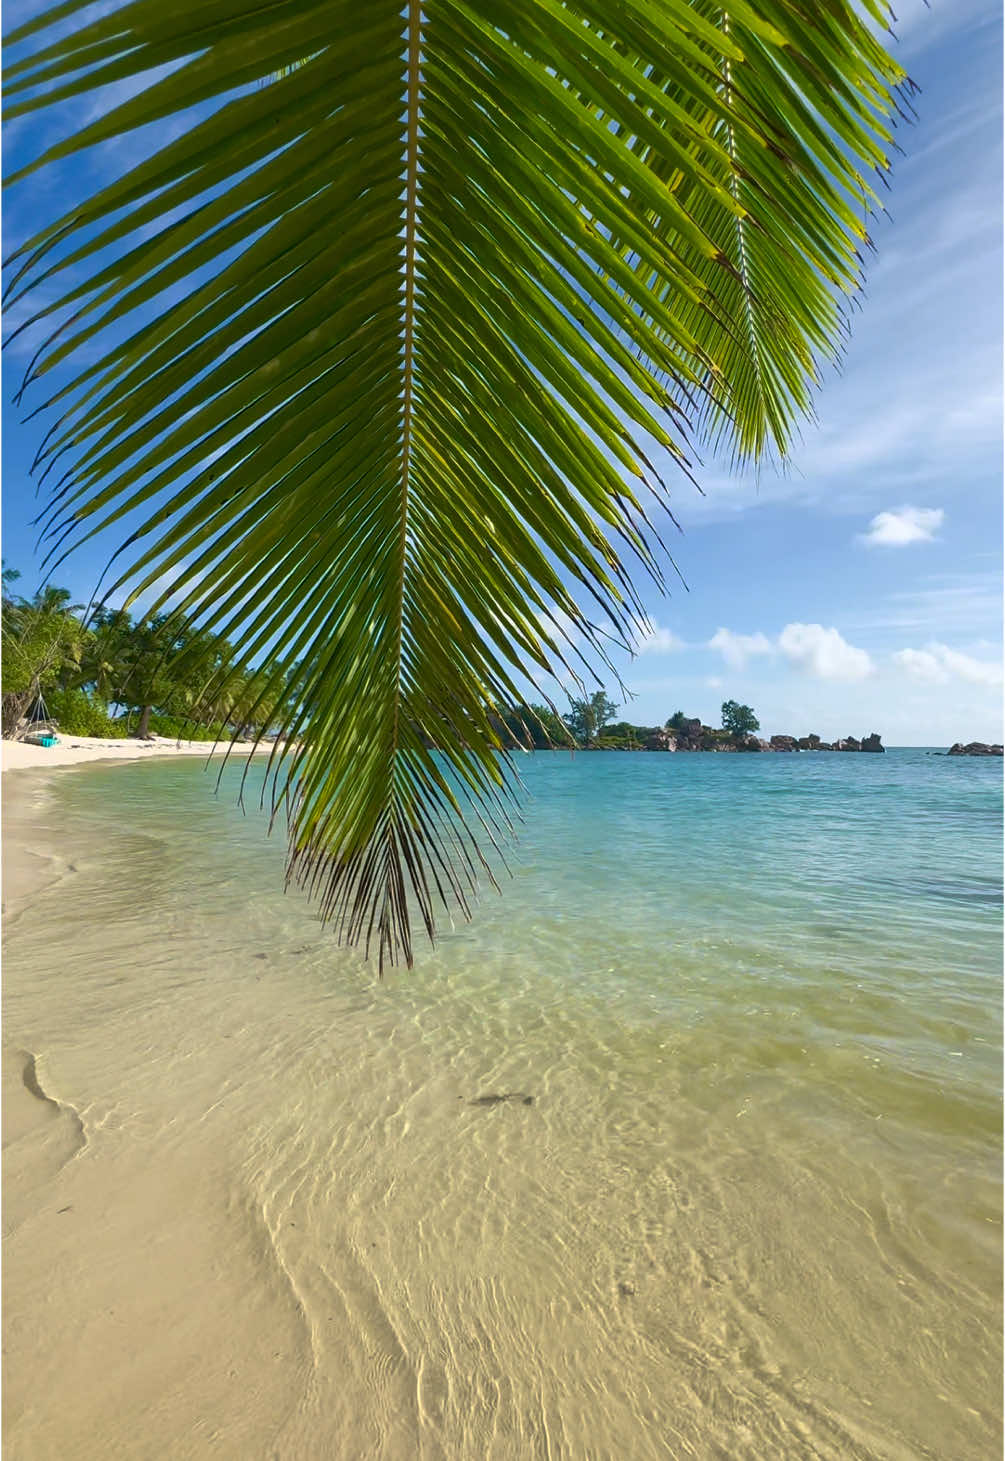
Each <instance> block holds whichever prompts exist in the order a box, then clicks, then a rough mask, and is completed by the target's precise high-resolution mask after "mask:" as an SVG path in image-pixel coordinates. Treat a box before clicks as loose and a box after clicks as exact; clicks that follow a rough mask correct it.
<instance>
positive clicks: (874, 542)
mask: <svg viewBox="0 0 1005 1461" xmlns="http://www.w3.org/2000/svg"><path fill="white" fill-rule="evenodd" d="M944 518H945V513H944V511H943V510H942V508H941V507H901V508H898V509H897V511H896V512H878V513H877V514H876V516H875V517H874V518H873V520H872V522H871V523H870V524H869V531H868V532H867V533H862V534H861V535H860V536H861V541H862V542H863V543H865V544H866V545H867V546H868V547H870V548H903V547H905V546H906V545H907V544H908V543H930V542H932V540H933V539H934V537H935V534H936V533H937V532H938V530H939V528H941V526H942V522H943V519H944Z"/></svg>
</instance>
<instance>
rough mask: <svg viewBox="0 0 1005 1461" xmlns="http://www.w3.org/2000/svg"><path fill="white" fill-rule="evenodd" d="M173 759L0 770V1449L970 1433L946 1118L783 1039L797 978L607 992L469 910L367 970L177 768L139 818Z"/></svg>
mask: <svg viewBox="0 0 1005 1461" xmlns="http://www.w3.org/2000/svg"><path fill="white" fill-rule="evenodd" d="M192 772H194V768H188V767H175V768H170V774H169V776H168V780H167V781H166V782H165V785H166V786H168V787H170V788H172V790H171V793H170V795H169V796H167V797H165V796H164V793H162V794H161V797H162V800H161V803H160V804H154V803H152V802H150V800H149V798H147V797H146V795H145V794H144V787H145V786H147V785H149V783H150V777H151V776H155V775H156V776H160V775H161V773H158V772H155V771H154V770H153V769H151V772H150V773H149V774H148V772H147V771H146V770H145V769H144V770H142V771H141V770H140V769H139V768H136V769H135V770H134V771H131V770H130V769H129V767H123V768H121V769H119V768H108V769H107V770H99V769H96V770H94V771H93V772H92V771H90V770H84V771H78V770H76V769H73V768H72V767H68V768H66V769H62V770H61V769H54V770H52V769H50V771H49V772H48V773H46V774H44V775H43V774H39V773H36V772H28V771H23V772H18V773H16V774H15V775H11V776H7V777H4V795H5V812H6V815H5V829H4V830H5V838H4V854H5V884H4V888H5V902H6V917H5V922H6V943H7V963H6V967H5V1016H6V1018H5V1034H6V1037H7V1040H8V1044H7V1045H6V1046H5V1049H4V1065H3V1078H4V1095H5V1101H4V1144H5V1150H4V1165H5V1183H4V1235H5V1264H6V1269H5V1310H6V1312H5V1329H6V1350H5V1358H4V1400H5V1407H4V1412H5V1413H4V1427H5V1433H6V1434H5V1440H6V1446H7V1454H8V1455H10V1456H11V1457H15V1458H17V1461H52V1458H59V1461H99V1458H100V1461H106V1458H129V1461H133V1458H136V1461H141V1458H142V1461H147V1458H149V1461H160V1458H162V1457H171V1458H175V1457H179V1458H192V1461H202V1458H216V1457H223V1458H227V1461H231V1458H232V1461H275V1458H278V1461H314V1458H329V1457H330V1458H334V1461H341V1458H347V1461H348V1458H351V1461H356V1458H360V1461H362V1458H366V1461H371V1458H381V1461H417V1458H418V1461H426V1458H430V1461H432V1458H437V1461H441V1458H442V1461H523V1458H539V1457H540V1458H550V1461H558V1458H562V1461H565V1458H569V1461H580V1458H590V1461H608V1458H609V1461H615V1458H616V1461H624V1458H628V1457H630V1458H631V1461H648V1458H674V1461H677V1458H696V1461H706V1458H709V1461H711V1458H715V1461H802V1458H806V1457H813V1458H815V1461H849V1458H851V1461H918V1458H933V1461H934V1458H939V1461H941V1458H942V1457H944V1456H948V1455H952V1456H953V1457H954V1461H978V1458H982V1457H983V1456H984V1455H988V1454H993V1453H994V1448H995V1447H996V1445H997V1443H998V1438H999V1418H998V1415H997V1413H996V1411H995V1409H994V1408H993V1396H994V1393H995V1392H994V1386H995V1384H996V1383H997V1382H996V1381H995V1380H993V1379H992V1380H991V1381H990V1383H989V1375H990V1374H991V1373H992V1372H993V1370H994V1367H995V1363H996V1358H995V1346H994V1342H993V1330H992V1329H991V1328H989V1327H988V1326H989V1319H988V1308H989V1304H988V1297H987V1295H988V1291H989V1290H988V1285H987V1283H986V1274H987V1272H988V1271H989V1270H994V1266H995V1258H994V1253H995V1251H996V1249H995V1244H996V1243H997V1241H998V1240H999V1238H1000V1229H999V1228H997V1227H993V1226H991V1225H990V1224H991V1223H992V1222H993V1220H994V1213H995V1194H994V1191H993V1187H992V1186H988V1185H986V1184H985V1185H979V1184H978V1183H976V1182H975V1179H974V1175H973V1171H974V1168H973V1165H972V1164H969V1159H968V1154H967V1149H966V1139H965V1137H964V1138H961V1137H960V1136H959V1135H958V1133H957V1132H956V1131H955V1130H953V1131H949V1130H947V1131H946V1132H945V1133H944V1134H943V1133H940V1132H938V1131H935V1132H934V1133H933V1132H932V1131H930V1130H928V1129H927V1128H926V1129H925V1130H924V1131H923V1132H922V1134H921V1135H918V1134H917V1133H916V1131H915V1129H914V1127H913V1126H912V1125H911V1120H912V1113H911V1107H910V1105H909V1104H908V1103H907V1102H906V1101H905V1104H904V1105H903V1106H902V1108H901V1116H902V1119H899V1120H898V1119H897V1117H896V1113H895V1110H894V1106H895V1097H894V1088H893V1087H888V1088H887V1091H888V1094H887V1097H886V1098H885V1102H886V1103H885V1108H884V1109H885V1110H886V1112H887V1116H886V1118H885V1119H884V1121H882V1122H880V1123H878V1124H877V1122H876V1120H875V1118H874V1116H873V1114H871V1111H872V1106H871V1101H870V1102H869V1106H868V1113H867V1114H865V1115H863V1107H864V1105H865V1104H866V1102H867V1099H868V1098H866V1097H865V1096H864V1095H863V1094H862V1092H863V1091H864V1089H865V1088H863V1087H861V1086H860V1085H856V1081H860V1080H861V1076H860V1075H859V1074H858V1067H857V1065H855V1066H853V1065H852V1063H851V1062H850V1059H849V1056H848V1054H847V1052H846V1051H845V1050H844V1049H841V1048H839V1049H835V1050H833V1051H830V1050H828V1049H825V1048H824V1047H823V1046H820V1047H819V1048H818V1049H817V1050H816V1051H815V1055H814V1061H815V1068H816V1069H817V1070H818V1071H819V1072H820V1078H819V1080H816V1081H814V1080H810V1079H809V1078H808V1076H807V1071H806V1062H805V1059H804V1057H805V1052H803V1055H800V1053H799V1051H798V1049H796V1048H794V1044H793V1037H792V1036H791V1035H790V1033H789V1031H791V1030H792V1028H793V1022H794V1019H795V1014H794V1011H793V1012H790V1013H789V1014H788V1015H787V1016H786V1018H785V1020H782V1019H780V1017H779V1015H778V1014H772V1015H771V1017H770V1019H769V1020H768V1023H767V1025H766V1026H764V1027H762V1028H760V1030H759V1033H754V1029H755V1027H752V1026H751V1024H750V1013H749V1005H750V995H749V994H748V993H745V992H743V991H741V992H740V993H739V995H738V998H739V1004H738V1005H737V1006H736V1007H735V1020H734V1016H733V1014H732V1013H731V1012H732V1010H733V1008H734V1007H733V1006H732V1004H731V1003H730V1002H729V1001H728V1000H727V999H726V998H725V997H723V996H722V995H719V996H717V997H715V998H714V999H711V1000H708V1001H706V1002H705V1003H703V1004H702V1005H701V1010H700V1015H701V1017H700V1018H698V1019H697V1020H696V1021H694V1022H689V1021H688V1020H687V1019H685V1018H684V1017H683V1015H682V1016H681V1017H679V1018H678V1019H677V1020H676V1021H675V1023H674V1025H673V1026H672V1028H669V1027H668V1026H667V1024H666V1022H665V1021H663V1022H660V1021H655V1022H653V1023H651V1024H649V1023H647V1021H646V1019H644V1018H642V1016H641V1015H639V1014H638V1013H636V1015H635V1016H633V1019H632V1020H631V1021H628V1020H626V1019H625V1017H624V1014H623V1012H622V1010H621V1009H619V1008H618V1007H616V1006H609V1005H608V1004H607V1003H606V1002H605V1001H606V999H607V998H608V996H606V995H603V996H597V997H594V996H592V995H590V994H588V993H586V992H584V993H582V994H581V995H580V994H577V993H576V992H575V987H574V985H570V983H569V982H568V980H567V979H562V980H551V981H549V979H548V977H547V973H546V966H545V965H542V967H540V968H538V967H533V968H531V967H528V968H526V969H525V970H522V969H521V967H520V964H519V962H517V959H516V957H515V956H514V954H513V947H514V946H516V947H518V948H523V947H524V945H523V942H522V940H521V937H520V935H519V933H518V932H514V933H513V935H512V937H511V938H510V939H509V940H506V939H502V938H500V937H499V934H498V932H497V933H496V934H494V935H492V936H491V937H490V936H489V933H488V932H486V934H485V938H486V942H485V943H484V944H479V943H477V942H474V943H470V942H466V941H465V940H467V939H469V938H473V939H477V938H478V937H479V936H480V934H481V931H482V930H483V929H485V930H488V925H489V917H488V914H487V913H486V915H485V918H484V919H483V922H482V923H481V924H480V925H478V926H477V927H476V928H475V929H474V930H473V931H472V933H471V934H470V935H468V934H465V935H464V936H463V937H462V938H461V939H460V940H459V941H458V942H457V943H456V944H455V945H453V946H452V947H453V949H454V954H453V960H454V962H453V964H451V962H450V957H448V955H444V957H443V958H442V959H441V960H439V961H438V962H437V961H430V963H429V964H427V966H426V967H425V968H424V970H423V971H422V972H421V973H420V974H417V975H416V976H410V977H407V978H406V977H401V978H393V977H392V978H390V979H388V980H385V981H384V983H383V984H378V983H377V982H376V981H375V979H374V977H373V973H372V971H371V970H368V969H367V968H366V966H365V965H364V964H363V963H362V961H361V960H359V959H355V958H353V957H350V956H348V955H344V954H339V953H338V952H337V951H334V950H333V948H332V945H331V941H330V937H329V936H327V935H325V934H324V933H323V932H322V931H321V930H320V929H319V928H318V927H317V925H316V922H315V921H314V919H313V916H312V914H311V913H310V912H309V910H308V909H306V908H305V907H304V905H303V904H302V903H301V902H299V901H298V900H297V899H296V898H291V899H288V900H285V901H284V900H282V899H281V897H280V896H279V894H278V892H276V893H275V895H273V893H272V892H269V893H265V892H263V890H264V889H269V888H271V887H272V883H273V876H272V873H271V871H270V870H269V869H265V868H264V864H262V865H261V867H262V869H263V871H262V875H261V877H260V878H259V877H258V875H257V874H256V875H255V876H252V873H253V872H254V866H259V864H254V865H253V864H252V863H250V862H248V861H246V860H244V859H245V853H244V852H243V850H242V846H241V845H240V844H239V843H237V842H235V841H230V842H226V843H225V844H223V848H221V847H220V846H219V845H217V844H216V843H215V842H214V836H215V833H214V831H213V829H214V827H216V826H217V825H220V820H219V819H220V817H222V815H223V814H222V813H220V812H219V811H218V809H216V808H214V806H213V804H212V798H211V797H209V796H208V795H207V796H206V797H205V798H204V797H203V795H202V794H201V792H200V795H199V796H198V797H196V798H195V799H193V800H191V801H190V802H187V803H185V819H186V827H185V840H184V841H183V842H181V843H178V842H177V841H176V840H175V841H172V840H171V839H172V838H175V837H176V834H175V833H174V831H173V830H172V828H171V824H170V821H169V819H170V816H171V815H173V806H174V802H173V800H172V798H173V797H175V796H180V795H181V793H182V791H183V790H184V787H183V786H182V779H183V777H184V778H188V777H189V776H190V773H192ZM164 775H168V773H167V772H165V773H164ZM92 776H93V777H94V778H95V782H94V786H95V790H94V793H93V796H92V797H91V801H90V802H87V801H86V799H84V800H83V801H82V800H81V799H80V798H79V797H78V798H77V801H76V802H75V803H74V805H75V806H77V808H78V810H77V812H76V813H75V815H74V816H73V817H72V818H70V819H69V820H67V819H66V817H65V816H64V814H63V811H62V806H63V802H62V801H61V797H60V795H59V793H60V792H61V791H65V790H66V788H67V787H68V786H70V785H72V783H71V782H70V781H69V780H68V779H69V778H73V779H76V778H81V781H82V780H83V778H88V779H89V778H91V777H92ZM120 778H121V785H122V788H123V794H122V798H121V802H119V801H118V800H117V801H116V810H115V817H114V818H112V817H110V815H109V810H108V805H109V804H108V798H109V797H110V796H111V795H112V789H111V787H110V785H109V783H111V782H113V781H114V782H119V780H120ZM204 803H205V804H204ZM90 805H93V806H94V807H95V809H96V810H95V812H94V813H93V816H92V814H91V813H88V811H87V807H88V806H90ZM158 807H159V809H158ZM98 809H100V815H99V810H98ZM248 820H249V823H250V822H251V820H252V819H250V818H249V819H248ZM242 825H244V824H242ZM230 835H231V836H236V835H237V833H236V832H234V833H232V834H230ZM245 835H246V836H247V839H248V844H247V845H248V847H250V848H253V849H257V848H258V842H259V837H260V833H259V829H258V828H257V827H255V826H253V825H248V828H247V832H246V834H245ZM221 854H222V855H221ZM249 856H250V854H249ZM254 856H255V857H259V856H264V853H259V852H258V851H257V850H256V851H255V852H254ZM281 860H282V859H281V849H276V866H277V871H278V869H279V868H280V867H281ZM249 869H251V872H249ZM511 896H515V895H512V894H511ZM562 928H563V925H562V924H561V922H559V923H558V924H556V925H555V936H556V937H557V936H558V934H559V933H561V931H562ZM564 937H565V940H566V945H567V943H568V937H567V934H566V935H564ZM623 942H624V939H623V938H622V943H623ZM554 947H555V951H556V952H555V955H554V957H555V958H557V957H558V952H559V945H557V944H556V945H555V946H554ZM448 954H449V951H448ZM520 957H521V958H522V959H524V960H526V959H527V957H528V954H527V950H526V949H525V950H524V952H523V954H522V955H521V956H520ZM628 957H629V955H628V954H627V953H626V954H625V958H628ZM705 967H706V965H705V962H704V956H703V958H702V961H701V962H700V963H699V964H697V965H696V968H697V969H698V970H703V969H704V968H705ZM687 977H690V976H687ZM679 982H680V984H681V987H682V988H691V987H694V988H699V986H690V985H687V983H686V976H685V973H684V972H683V971H682V972H681V973H680V975H679ZM770 987H773V986H770ZM696 997H697V996H696ZM757 997H758V999H759V1000H760V1001H761V1002H762V1003H764V1002H766V1001H767V1000H768V999H769V998H770V993H769V985H768V984H767V983H765V984H762V985H760V986H758V995H757ZM784 1007H785V1008H786V1009H788V1003H787V1002H785V1006H784ZM780 1008H781V1006H780ZM768 1026H770V1027H771V1028H772V1029H773V1030H774V1029H776V1028H777V1030H778V1032H779V1033H778V1039H777V1042H776V1043H774V1044H770V1047H769V1041H770V1038H771V1037H770V1036H769V1034H768ZM783 1026H785V1028H783ZM810 1038H811V1035H810V1033H809V1032H808V1030H807V1031H806V1032H803V1033H801V1034H800V1035H799V1036H797V1037H796V1038H795V1045H796V1046H798V1045H799V1044H800V1043H801V1042H805V1041H808V1040H809V1039H810ZM759 1050H761V1051H762V1054H761V1055H759V1054H758V1051H759ZM755 1057H756V1059H755ZM846 1092H848V1093H849V1094H848V1095H847V1096H846V1094H845V1093H846ZM852 1093H853V1094H852ZM497 1094H503V1095H505V1094H515V1095H517V1096H518V1097H519V1099H512V1100H505V1101H486V1100H484V1099H483V1098H484V1097H486V1096H492V1095H497ZM525 1095H530V1096H532V1097H533V1100H532V1102H531V1103H530V1104H527V1103H525V1101H524V1099H523V1097H524V1096H525ZM911 1099H912V1100H913V1096H912V1098H911ZM968 1122H970V1123H971V1124H970V1125H968V1128H967V1129H973V1128H972V1122H971V1119H970V1118H969V1117H968ZM936 1173H937V1174H938V1190H942V1189H943V1188H944V1189H946V1190H948V1191H950V1192H951V1193H953V1194H958V1195H957V1196H954V1198H953V1201H952V1206H951V1210H952V1207H956V1208H958V1209H959V1221H960V1223H961V1224H962V1223H964V1222H966V1223H967V1224H968V1226H967V1227H966V1229H965V1232H966V1238H965V1241H964V1242H963V1243H962V1246H961V1247H960V1250H959V1257H958V1258H957V1257H954V1254H953V1250H952V1244H951V1241H950V1240H951V1238H952V1234H951V1233H950V1234H949V1235H948V1237H947V1233H946V1229H945V1224H944V1220H943V1215H942V1211H941V1209H940V1211H939V1213H938V1216H936V1214H935V1213H934V1211H933V1202H934V1200H935V1197H934V1195H933V1183H934V1181H935V1176H934V1174H936ZM985 1192H986V1194H987V1195H986V1196H985ZM963 1194H966V1198H965V1202H966V1206H965V1207H964V1205H963ZM979 1204H983V1206H980V1207H979ZM985 1209H986V1211H987V1213H988V1218H987V1220H986V1222H987V1225H985V1219H984V1218H982V1217H981V1215H980V1214H981V1212H982V1211H984V1210H985ZM975 1224H976V1225H977V1226H978V1227H979V1228H982V1229H983V1231H984V1232H986V1234H987V1252H986V1254H985V1253H984V1252H983V1250H980V1251H978V1250H975V1248H974V1246H973V1240H972V1233H973V1231H974V1227H975ZM961 1231H964V1229H962V1228H961ZM975 1260H976V1261H975Z"/></svg>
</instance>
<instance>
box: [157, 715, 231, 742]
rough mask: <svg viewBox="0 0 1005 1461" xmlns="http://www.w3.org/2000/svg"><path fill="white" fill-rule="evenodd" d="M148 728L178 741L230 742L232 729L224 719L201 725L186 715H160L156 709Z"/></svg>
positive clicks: (158, 734)
mask: <svg viewBox="0 0 1005 1461" xmlns="http://www.w3.org/2000/svg"><path fill="white" fill-rule="evenodd" d="M148 729H149V731H150V734H151V735H155V736H170V737H171V738H172V739H173V740H177V741H224V742H228V741H229V740H230V739H231V731H230V729H229V728H228V727H227V726H225V725H224V724H223V722H222V721H216V722H215V723H210V724H209V725H200V724H199V722H198V721H192V720H186V719H185V717H184V716H180V715H158V714H157V712H156V711H155V712H154V713H153V715H151V716H150V721H149V726H148Z"/></svg>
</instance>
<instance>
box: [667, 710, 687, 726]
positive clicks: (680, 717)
mask: <svg viewBox="0 0 1005 1461" xmlns="http://www.w3.org/2000/svg"><path fill="white" fill-rule="evenodd" d="M686 725H687V716H686V715H685V714H684V712H683V710H675V711H674V713H673V715H671V717H670V719H669V720H668V721H667V723H666V729H667V730H683V729H684V727H685V726H686Z"/></svg>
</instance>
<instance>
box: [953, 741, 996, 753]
mask: <svg viewBox="0 0 1005 1461" xmlns="http://www.w3.org/2000/svg"><path fill="white" fill-rule="evenodd" d="M1001 754H1002V748H1001V746H989V745H988V744H987V742H986V741H968V742H967V744H966V745H964V744H963V742H962V741H957V742H956V744H955V745H953V746H950V747H949V750H948V751H947V752H946V755H947V756H1000V755H1001Z"/></svg>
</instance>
